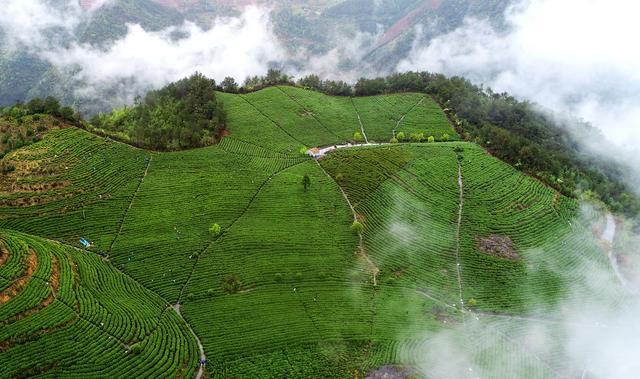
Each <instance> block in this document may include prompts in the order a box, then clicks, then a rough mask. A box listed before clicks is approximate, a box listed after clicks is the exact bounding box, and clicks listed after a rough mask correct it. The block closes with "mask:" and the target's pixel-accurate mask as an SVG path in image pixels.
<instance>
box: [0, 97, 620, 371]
mask: <svg viewBox="0 0 640 379" xmlns="http://www.w3.org/2000/svg"><path fill="white" fill-rule="evenodd" d="M218 99H219V100H220V101H221V102H223V103H224V107H225V109H226V112H227V117H228V119H227V120H228V132H229V133H228V135H227V136H226V137H225V138H224V139H223V140H222V142H221V143H220V144H218V145H215V146H211V147H207V148H201V149H194V150H187V151H180V152H171V153H158V152H151V151H146V150H141V149H137V148H134V147H131V146H129V145H125V144H122V143H119V142H115V141H112V140H110V139H107V138H103V137H98V136H95V135H92V134H90V133H88V132H86V131H83V130H80V129H75V128H66V129H60V130H53V131H50V132H48V133H47V134H46V135H45V136H44V138H43V139H42V141H40V142H37V143H35V144H33V145H30V146H28V147H25V148H22V149H19V150H16V151H13V152H12V153H10V154H8V155H7V156H6V157H5V158H4V161H5V162H8V163H9V164H11V165H12V166H13V167H15V170H13V171H12V172H9V173H7V174H4V175H3V176H2V177H0V228H2V229H0V325H1V328H0V377H28V376H38V377H82V378H86V377H106V376H111V377H201V376H204V377H216V378H218V377H219V378H284V377H288V378H333V377H336V378H354V377H355V378H364V377H366V376H367V375H368V374H371V373H375V370H378V369H380V368H381V367H382V368H384V367H387V368H388V367H390V365H399V366H400V367H402V370H406V371H405V373H406V374H407V375H416V376H422V375H425V376H434V377H439V376H441V375H440V374H439V373H438V372H437V371H435V372H430V371H429V368H428V367H429V365H428V364H425V360H424V356H425V352H424V350H425V349H427V348H428V343H427V342H428V341H430V339H431V338H433V337H434V336H435V335H439V333H442V332H443V331H445V332H446V331H451V332H452V333H458V332H459V328H460V326H462V325H467V323H469V321H470V320H472V319H475V320H479V322H483V323H484V324H483V325H485V327H486V328H493V329H495V330H497V331H498V332H499V334H498V335H496V334H494V335H492V337H489V336H485V335H484V334H482V333H480V332H478V334H477V337H478V338H483V339H487V340H489V339H490V338H494V339H495V341H493V342H492V343H491V344H490V345H486V346H485V345H483V344H482V341H478V339H477V338H474V336H473V335H472V334H465V333H458V334H459V336H458V338H459V339H460V340H462V341H463V343H464V344H465V346H475V345H474V344H478V346H479V347H478V348H477V350H478V351H479V353H478V356H477V357H475V358H476V359H477V361H478V364H479V365H494V366H495V365H497V367H499V368H501V369H504V370H505V371H504V372H510V371H509V368H510V367H511V368H513V367H517V369H518V370H516V371H513V372H514V373H515V372H519V373H521V372H523V371H522V370H525V371H526V372H528V373H531V376H532V377H550V376H555V375H556V374H557V373H558V372H559V371H558V370H561V365H562V362H561V360H558V361H554V362H547V361H544V362H541V361H540V359H539V358H538V357H536V356H535V355H531V354H527V353H526V351H524V350H518V349H522V346H520V347H518V346H516V347H515V348H514V344H513V341H510V340H509V339H508V338H507V337H504V338H503V337H501V336H502V335H508V334H509V333H511V332H510V331H512V330H518V328H519V326H518V325H519V324H518V322H519V321H518V320H519V317H520V318H525V317H529V318H535V319H536V320H537V321H539V322H540V323H545V322H552V321H553V320H550V319H548V318H546V316H545V312H546V311H547V310H550V309H553V308H554V307H556V306H557V305H558V304H560V303H562V302H563V301H564V300H565V299H567V298H568V297H569V296H570V295H571V293H572V289H574V288H575V285H576V283H581V280H584V278H585V276H587V272H588V270H589V269H591V268H592V267H593V266H594V265H596V266H598V267H601V268H602V269H603V270H605V271H606V272H609V271H607V270H609V269H608V261H607V258H606V255H605V254H603V252H602V251H601V249H600V248H599V247H598V244H597V243H596V242H597V241H596V239H595V238H594V237H593V233H592V231H591V230H590V226H589V225H588V224H587V223H586V222H584V221H583V220H582V219H581V217H580V206H579V204H578V202H577V201H576V200H574V199H570V198H567V197H564V196H562V195H560V194H558V193H557V192H555V191H553V190H552V189H550V188H548V187H546V186H544V185H543V184H542V183H541V182H539V181H537V180H536V179H534V178H531V177H528V176H525V175H523V174H521V173H520V172H518V171H517V170H515V169H514V168H512V167H511V166H509V165H507V164H505V163H503V162H501V161H499V160H497V159H495V158H493V157H491V156H490V155H488V154H487V153H486V152H485V151H484V150H483V149H482V148H481V147H479V146H478V145H475V144H472V143H468V142H456V140H458V139H459V138H458V137H457V136H456V134H455V131H454V130H453V128H451V126H450V124H449V122H448V120H447V118H446V116H445V115H444V113H443V111H442V110H441V109H440V108H439V107H438V106H437V104H436V103H435V102H434V101H433V100H432V99H431V98H430V97H428V96H425V95H422V94H413V93H403V94H396V95H385V96H374V97H359V98H354V99H351V98H345V97H341V98H337V97H336V98H333V97H329V96H326V95H323V94H319V93H317V92H312V91H307V90H303V89H300V88H294V87H286V86H282V87H270V88H267V89H264V90H261V91H258V92H255V93H250V94H228V93H219V94H218ZM355 132H363V134H365V135H366V139H367V141H368V142H374V141H375V142H388V141H389V140H390V139H391V138H392V137H393V136H394V135H397V133H399V132H402V133H404V134H405V135H407V136H409V135H410V134H412V133H422V134H423V135H425V136H434V137H435V139H436V141H437V142H430V143H428V142H424V143H399V144H382V145H363V146H354V147H351V148H339V149H336V150H335V151H333V152H330V153H328V154H327V155H326V156H323V157H320V158H319V159H317V160H316V159H312V158H311V157H309V156H308V155H306V154H301V152H300V149H301V147H303V146H304V147H306V148H311V147H323V146H330V145H334V144H343V143H348V142H351V141H352V139H353V136H354V133H355ZM444 135H448V138H442V137H443V136H444ZM447 141H448V142H447ZM303 178H308V181H307V180H303ZM303 183H307V184H304V185H303ZM479 330H483V328H482V327H480V328H479ZM500 333H502V334H500ZM516 334H517V333H516ZM496 336H497V337H496ZM425 341H427V342H425ZM516 345H517V344H516ZM507 352H510V354H509V355H505V356H509V357H513V359H512V360H511V361H509V362H505V361H504V360H500V361H498V360H496V358H495V357H497V356H501V355H503V354H506V353H507ZM204 356H206V359H205V358H204ZM205 361H206V362H205ZM496 362H498V363H496ZM200 366H202V369H201V368H200Z"/></svg>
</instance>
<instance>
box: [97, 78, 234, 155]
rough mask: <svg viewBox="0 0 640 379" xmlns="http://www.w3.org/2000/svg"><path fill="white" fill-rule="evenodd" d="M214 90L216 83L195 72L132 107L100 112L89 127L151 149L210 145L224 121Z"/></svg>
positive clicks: (216, 138) (222, 127)
mask: <svg viewBox="0 0 640 379" xmlns="http://www.w3.org/2000/svg"><path fill="white" fill-rule="evenodd" d="M215 91H216V83H215V81H213V80H211V79H208V78H206V77H204V76H203V75H202V74H199V73H195V74H194V75H192V76H190V77H189V78H185V79H182V80H179V81H177V82H175V83H171V84H169V85H167V86H166V87H164V88H162V89H160V90H157V91H151V92H149V93H148V94H147V95H146V96H145V97H144V99H138V100H137V101H136V104H135V105H134V106H132V107H125V108H121V109H116V110H114V111H112V112H111V113H109V114H104V113H100V114H98V115H96V116H95V117H93V118H92V119H91V124H92V126H93V127H94V128H95V129H96V130H97V131H103V132H104V133H107V134H110V135H115V136H116V137H120V138H121V139H123V140H125V141H126V142H129V143H131V144H133V145H135V146H139V147H144V148H149V149H154V150H181V149H187V148H193V147H201V146H208V145H212V144H214V143H216V142H217V141H219V140H220V138H221V136H222V134H223V132H224V128H225V122H226V113H225V110H224V108H223V106H222V103H220V102H218V101H217V99H216V92H215Z"/></svg>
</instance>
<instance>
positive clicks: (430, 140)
mask: <svg viewBox="0 0 640 379" xmlns="http://www.w3.org/2000/svg"><path fill="white" fill-rule="evenodd" d="M427 141H429V143H433V142H436V139H435V137H434V136H429V138H428V139H427Z"/></svg>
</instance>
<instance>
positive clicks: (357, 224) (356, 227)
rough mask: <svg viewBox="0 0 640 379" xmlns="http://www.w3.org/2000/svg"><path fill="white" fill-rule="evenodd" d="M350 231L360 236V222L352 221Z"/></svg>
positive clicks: (362, 228) (362, 227) (361, 226)
mask: <svg viewBox="0 0 640 379" xmlns="http://www.w3.org/2000/svg"><path fill="white" fill-rule="evenodd" d="M351 230H352V231H354V232H355V233H357V234H361V233H362V232H363V231H364V225H362V223H361V222H360V221H354V222H353V224H351Z"/></svg>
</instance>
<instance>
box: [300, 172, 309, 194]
mask: <svg viewBox="0 0 640 379" xmlns="http://www.w3.org/2000/svg"><path fill="white" fill-rule="evenodd" d="M310 186H311V178H309V175H306V174H305V175H304V176H303V177H302V187H304V192H307V190H308V189H309V187H310Z"/></svg>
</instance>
